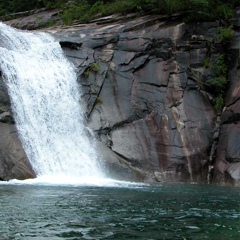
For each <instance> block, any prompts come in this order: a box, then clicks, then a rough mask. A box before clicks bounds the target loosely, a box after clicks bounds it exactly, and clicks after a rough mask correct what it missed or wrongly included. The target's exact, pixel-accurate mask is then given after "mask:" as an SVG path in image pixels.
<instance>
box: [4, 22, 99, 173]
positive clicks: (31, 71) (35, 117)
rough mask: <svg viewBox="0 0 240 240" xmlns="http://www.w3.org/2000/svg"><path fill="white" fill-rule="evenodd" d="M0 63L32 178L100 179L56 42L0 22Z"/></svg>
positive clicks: (68, 68)
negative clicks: (33, 174)
mask: <svg viewBox="0 0 240 240" xmlns="http://www.w3.org/2000/svg"><path fill="white" fill-rule="evenodd" d="M0 40H1V42H0V46H1V47H0V66H1V69H2V72H3V76H4V79H5V81H6V84H7V87H8V91H9V95H10V98H11V102H12V110H13V113H14V117H15V120H16V125H17V129H18V131H19V135H20V138H21V140H22V143H23V146H24V148H25V151H26V153H27V155H28V158H29V160H30V162H31V164H32V166H33V168H34V170H35V172H36V173H37V176H43V175H44V176H45V175H51V176H55V175H63V176H73V177H89V176H95V177H96V176H97V177H101V171H100V170H99V166H98V159H97V154H96V151H95V149H94V140H90V139H89V138H88V135H87V132H86V129H85V127H84V125H83V119H84V117H83V113H82V111H81V107H80V103H79V99H80V94H79V86H78V84H77V82H76V74H75V71H74V68H73V66H72V65H71V64H70V63H69V62H68V60H67V59H66V58H65V57H64V55H63V52H62V50H61V47H60V45H59V43H57V42H55V41H54V39H53V38H52V37H51V36H49V35H47V34H45V33H30V32H23V31H18V30H15V29H13V28H11V27H9V26H6V25H4V24H2V23H0Z"/></svg>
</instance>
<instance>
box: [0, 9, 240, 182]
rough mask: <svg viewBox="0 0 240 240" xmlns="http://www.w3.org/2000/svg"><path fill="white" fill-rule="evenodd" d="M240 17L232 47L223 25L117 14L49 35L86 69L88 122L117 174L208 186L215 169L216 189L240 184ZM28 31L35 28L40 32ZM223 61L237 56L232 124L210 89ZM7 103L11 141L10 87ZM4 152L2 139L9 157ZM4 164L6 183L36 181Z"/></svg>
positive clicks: (0, 93) (232, 63)
mask: <svg viewBox="0 0 240 240" xmlns="http://www.w3.org/2000/svg"><path fill="white" fill-rule="evenodd" d="M238 15H239V13H238V10H237V11H236V19H235V23H234V24H235V25H234V29H235V30H236V31H235V36H234V39H233V41H232V43H231V46H230V48H229V49H226V46H224V45H223V44H221V43H220V42H219V39H218V38H217V34H218V29H219V27H220V25H219V24H220V23H218V22H208V23H197V24H190V25H186V24H184V23H183V22H181V20H180V19H175V18H173V19H170V18H168V17H160V16H144V17H136V15H127V16H124V17H123V16H119V15H113V16H110V17H106V18H102V19H98V20H96V21H95V22H92V23H90V24H87V25H86V24H75V25H74V26H70V27H62V28H61V27H55V28H49V29H46V30H45V31H46V32H49V33H50V34H52V35H53V36H54V37H55V38H56V40H57V41H59V42H60V44H61V46H62V48H63V50H64V52H65V55H66V56H67V58H68V59H69V60H70V61H71V62H72V63H73V64H74V66H75V68H76V71H77V75H78V82H79V86H80V87H79V88H80V91H81V104H82V107H83V109H84V111H85V114H86V122H87V125H88V127H89V128H90V129H91V130H93V131H94V132H95V135H96V138H97V140H98V144H97V146H98V150H99V154H100V156H101V159H102V160H101V161H102V165H103V168H104V170H105V172H106V173H107V175H108V176H110V177H115V178H118V179H122V180H131V181H142V182H164V181H167V182H171V181H185V182H190V181H194V182H206V181H210V180H209V172H210V171H212V170H214V174H213V180H214V182H217V183H227V182H228V183H232V184H235V185H238V184H239V179H240V170H239V169H240V157H239V156H240V152H239V147H238V142H239V141H238V140H240V139H238V138H239V137H238V135H239V134H238V132H239V131H240V128H239V127H238V123H239V120H240V117H239V116H240V112H239V99H240V98H239V96H238V95H239V79H240V73H239V49H240V45H239V42H240V35H239V33H238V32H239V31H238V30H239V29H240V25H239V19H240V15H239V16H238ZM23 23H24V20H23ZM23 28H25V29H32V27H31V24H30V28H28V26H25V25H24V27H23ZM34 28H35V27H34ZM219 54H228V55H229V70H230V71H229V80H230V84H229V90H228V91H227V94H226V99H225V102H226V106H225V108H224V111H223V113H222V116H217V114H216V112H215V110H214V107H213V103H212V99H213V92H214V89H212V88H211V87H210V86H209V85H208V83H207V80H209V79H211V78H212V77H214V73H213V71H212V70H211V68H210V67H209V63H210V65H211V64H214V62H216V59H217V57H218V55H219ZM0 84H2V83H1V81H0ZM0 100H1V101H0V102H1V105H0V110H1V112H0V114H1V115H0V117H1V120H0V121H1V122H2V124H1V125H0V127H1V128H2V129H8V130H6V132H7V131H8V136H11V134H12V133H13V132H12V131H10V130H9V129H13V128H14V126H13V125H9V124H12V123H14V120H13V118H12V117H11V111H10V110H9V109H10V108H9V106H10V105H9V99H8V97H7V94H6V91H5V88H4V85H0ZM219 119H221V120H219ZM219 125H220V128H218V126H219ZM6 126H7V128H6ZM4 131H5V130H4ZM14 131H15V130H14ZM10 132H11V134H10V135H9V133H10ZM14 134H15V133H14ZM4 144H5V143H4ZM4 144H3V141H2V140H1V138H0V150H1V149H4ZM18 146H20V145H18ZM1 151H2V150H1ZM8 151H12V148H11V147H10V148H9V150H8ZM20 155H21V154H20ZM5 159H6V157H5ZM16 159H17V158H15V159H12V160H11V161H12V162H15V163H16ZM23 159H26V158H23ZM24 162H25V160H24ZM25 163H26V162H25ZM0 164H1V165H3V164H5V165H4V166H5V167H1V169H4V171H2V172H4V173H1V172H0V174H2V175H0V178H2V179H4V180H5V179H9V178H26V177H27V176H29V177H31V176H34V174H33V173H32V170H31V167H30V166H29V165H28V164H26V165H24V167H23V168H21V166H22V165H21V164H20V165H18V166H20V167H18V169H20V170H19V172H21V171H22V169H25V170H24V177H21V174H19V175H18V177H16V175H14V176H13V175H11V174H12V173H13V172H14V171H13V170H12V169H13V168H11V167H12V166H13V165H11V164H12V163H10V161H8V163H7V164H6V160H3V157H2V154H1V158H0ZM25 166H29V168H26V167H25ZM28 173H29V175H28ZM30 173H31V174H30ZM210 173H211V172H210ZM4 174H5V175H4ZM2 176H4V177H2ZM210 177H211V176H210Z"/></svg>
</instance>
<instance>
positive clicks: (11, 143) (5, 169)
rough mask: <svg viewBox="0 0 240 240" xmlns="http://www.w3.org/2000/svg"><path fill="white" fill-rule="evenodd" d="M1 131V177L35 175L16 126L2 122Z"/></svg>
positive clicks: (22, 177)
mask: <svg viewBox="0 0 240 240" xmlns="http://www.w3.org/2000/svg"><path fill="white" fill-rule="evenodd" d="M0 132H1V135H0V178H1V179H2V180H4V181H7V180H10V179H20V180H23V179H28V178H33V177H35V174H34V172H33V170H32V168H31V166H30V164H29V162H28V159H27V156H26V154H25V152H24V150H23V148H22V144H21V142H20V140H19V139H18V135H17V131H16V129H15V126H14V125H11V124H6V123H0Z"/></svg>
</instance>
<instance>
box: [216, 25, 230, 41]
mask: <svg viewBox="0 0 240 240" xmlns="http://www.w3.org/2000/svg"><path fill="white" fill-rule="evenodd" d="M232 37H233V30H232V26H229V27H222V28H219V30H218V35H217V38H218V40H219V41H220V42H221V43H224V44H228V43H229V42H230V41H231V39H232Z"/></svg>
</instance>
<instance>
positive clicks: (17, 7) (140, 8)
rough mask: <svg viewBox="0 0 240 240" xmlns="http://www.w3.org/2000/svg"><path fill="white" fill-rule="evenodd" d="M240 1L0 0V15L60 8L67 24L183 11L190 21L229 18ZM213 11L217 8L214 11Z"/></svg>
mask: <svg viewBox="0 0 240 240" xmlns="http://www.w3.org/2000/svg"><path fill="white" fill-rule="evenodd" d="M236 5H239V0H228V1H225V0H121V1H120V0H72V1H69V0H21V1H19V0H9V1H6V0H0V15H1V16H7V15H11V14H12V13H15V12H21V11H27V10H32V9H37V8H41V7H46V8H60V9H62V10H63V13H62V14H61V16H62V18H63V20H64V22H65V23H66V24H71V23H72V22H73V21H74V20H79V21H82V22H88V21H90V20H91V19H93V18H95V17H101V16H106V15H109V14H114V13H122V14H127V13H132V12H145V13H149V14H151V13H153V14H166V15H172V14H175V13H183V15H184V16H185V19H186V20H187V21H209V20H216V19H219V20H229V19H230V18H231V17H232V15H233V8H234V6H236ZM213 10H214V11H213Z"/></svg>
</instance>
